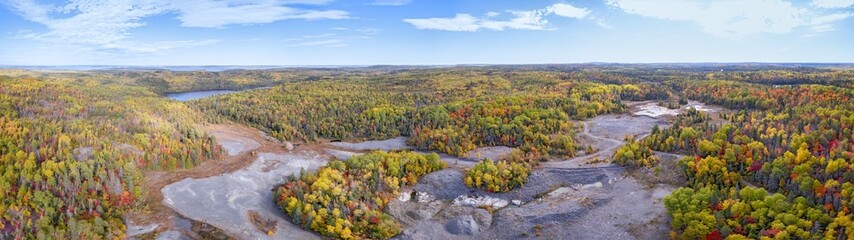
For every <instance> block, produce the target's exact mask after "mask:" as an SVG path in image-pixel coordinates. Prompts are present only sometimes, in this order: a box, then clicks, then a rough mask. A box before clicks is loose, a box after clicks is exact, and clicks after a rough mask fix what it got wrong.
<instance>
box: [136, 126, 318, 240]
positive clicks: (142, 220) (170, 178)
mask: <svg viewBox="0 0 854 240" xmlns="http://www.w3.org/2000/svg"><path fill="white" fill-rule="evenodd" d="M201 128H202V129H203V130H205V131H206V132H209V133H217V134H219V135H220V136H223V138H222V139H217V141H241V140H247V139H248V140H251V141H252V142H257V143H258V144H260V147H258V148H257V149H256V150H257V151H261V152H273V153H278V152H287V151H285V150H284V148H283V146H282V144H280V143H275V142H272V141H269V140H267V139H266V138H265V137H264V135H263V133H262V132H261V131H258V130H257V129H254V128H250V127H246V126H243V125H239V124H215V125H208V126H201ZM232 137H236V138H232ZM249 145H251V142H250V144H247V145H244V146H249ZM306 148H308V147H306ZM299 150H300V149H296V150H295V151H299ZM255 159H256V157H255V156H252V152H251V151H249V150H248V149H246V150H242V151H239V152H238V154H236V155H227V156H223V158H222V159H221V160H208V161H204V162H202V163H201V164H200V165H199V166H196V167H194V168H191V169H181V170H176V171H171V172H166V171H146V172H144V175H145V180H146V182H145V184H144V186H143V187H144V193H145V196H144V197H143V199H142V202H143V204H145V206H147V208H146V209H144V210H142V211H135V212H130V213H127V214H125V217H127V219H128V221H126V224H127V223H132V224H128V229H129V230H130V229H132V228H135V227H139V226H150V225H152V224H153V225H156V226H157V227H156V229H155V230H154V232H163V231H166V230H169V229H173V228H174V227H175V223H174V222H173V221H171V220H170V219H172V218H184V217H183V216H181V214H179V213H177V212H175V211H174V210H172V209H171V208H169V207H167V206H166V205H164V204H163V193H162V192H161V191H160V190H161V189H163V188H164V187H165V186H167V185H169V184H172V183H175V182H178V181H181V180H183V179H186V178H193V179H202V178H207V177H212V176H216V175H219V174H222V173H229V172H234V171H237V170H239V169H242V168H245V167H246V166H249V165H250V164H252V163H253V162H254V160H255ZM128 233H134V235H136V234H143V233H146V232H131V231H128ZM134 235H131V234H128V236H129V237H132V236H134Z"/></svg>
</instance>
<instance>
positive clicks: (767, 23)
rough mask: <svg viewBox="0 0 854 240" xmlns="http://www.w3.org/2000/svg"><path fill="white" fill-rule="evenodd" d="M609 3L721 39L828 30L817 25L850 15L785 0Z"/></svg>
mask: <svg viewBox="0 0 854 240" xmlns="http://www.w3.org/2000/svg"><path fill="white" fill-rule="evenodd" d="M607 4H608V5H610V6H612V7H616V8H618V9H621V10H623V11H624V12H626V13H630V14H636V15H640V16H644V17H651V18H658V19H665V20H677V21H689V22H693V23H696V24H697V25H699V26H700V27H701V28H702V30H703V31H705V32H708V33H711V34H714V35H717V36H721V37H737V36H742V35H750V34H757V33H788V32H791V31H793V30H794V29H796V28H800V27H810V28H813V29H814V30H827V29H828V28H827V27H818V26H821V25H828V24H830V23H832V22H835V21H839V20H842V19H845V18H848V17H849V16H851V14H849V13H826V12H823V11H817V10H816V9H812V8H806V7H796V6H794V5H792V4H791V3H790V2H786V1H782V0H741V1H694V0H692V1H686V0H608V1H607Z"/></svg>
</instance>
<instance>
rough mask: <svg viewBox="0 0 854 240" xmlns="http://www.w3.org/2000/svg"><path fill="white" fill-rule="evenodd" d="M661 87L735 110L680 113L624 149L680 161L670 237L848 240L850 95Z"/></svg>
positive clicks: (638, 161)
mask: <svg viewBox="0 0 854 240" xmlns="http://www.w3.org/2000/svg"><path fill="white" fill-rule="evenodd" d="M669 84H670V85H671V87H673V89H680V90H681V91H680V94H684V96H686V97H687V98H689V99H695V100H699V101H703V102H707V103H713V104H718V105H721V106H724V107H727V108H730V109H735V110H737V111H733V113H721V114H720V116H719V117H720V119H719V120H718V121H714V120H713V119H712V118H711V117H710V116H708V115H706V114H704V113H702V112H699V111H689V112H687V113H685V114H682V115H680V116H678V118H677V119H676V120H675V121H674V124H673V126H672V127H671V128H668V129H665V130H654V132H653V134H651V136H649V137H647V138H645V139H643V140H641V141H640V145H641V146H634V145H637V144H635V143H632V144H630V145H632V148H642V149H644V148H648V149H652V150H657V151H664V152H674V153H681V154H686V155H688V157H685V158H684V159H682V160H681V161H680V165H681V166H682V167H683V171H684V173H685V176H686V177H687V179H688V186H686V187H684V188H680V189H679V190H677V191H675V192H674V193H673V194H672V195H670V196H668V197H667V198H666V199H665V205H666V207H667V209H668V211H669V212H670V214H671V215H672V217H673V222H672V227H673V232H672V236H673V237H675V238H682V239H696V238H706V239H722V238H733V239H747V238H750V239H756V238H760V237H770V238H782V239H787V238H799V239H809V238H823V239H846V238H847V239H850V238H854V222H852V219H851V208H852V207H854V195H852V194H854V184H852V182H854V165H852V164H851V159H852V158H854V144H852V142H854V135H852V132H851V127H852V126H854V125H852V124H854V115H852V112H851V109H854V106H852V105H851V104H850V103H851V102H850V101H851V98H852V96H854V92H852V91H851V90H850V89H847V88H840V87H833V86H822V85H797V86H767V85H757V84H751V83H744V82H736V81H718V80H714V81H678V82H671V83H669ZM621 157H622V156H621V155H620V154H618V156H615V161H616V160H617V159H620V158H621ZM634 160H635V161H634V162H633V163H634V164H635V165H645V164H643V163H645V162H646V159H645V158H644V157H642V156H635V158H634ZM630 162H631V161H630Z"/></svg>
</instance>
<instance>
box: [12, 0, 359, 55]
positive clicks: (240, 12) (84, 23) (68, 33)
mask: <svg viewBox="0 0 854 240" xmlns="http://www.w3.org/2000/svg"><path fill="white" fill-rule="evenodd" d="M330 1H331V0H265V1H257V2H255V3H251V2H247V1H245V0H184V1H171V0H69V1H66V2H65V3H64V4H59V5H54V4H42V3H39V2H37V1H35V0H3V1H0V3H3V4H5V5H7V6H8V7H9V8H10V9H12V10H13V11H14V12H16V13H17V14H18V15H20V16H22V17H23V18H25V19H27V20H29V21H32V22H36V23H39V24H41V25H44V26H45V27H46V28H47V30H46V31H44V32H33V31H28V32H27V33H26V34H19V37H25V38H30V39H34V40H39V41H44V42H50V43H56V44H79V45H88V46H92V47H94V48H95V49H124V50H127V51H129V52H152V51H157V50H168V49H172V48H177V47H186V46H198V45H199V43H205V44H210V43H211V40H200V41H198V40H191V41H161V42H152V43H140V42H135V41H132V40H131V38H132V36H131V34H130V31H131V30H132V29H135V28H139V27H142V26H145V25H146V22H145V21H144V19H145V18H147V17H152V16H157V15H161V14H167V13H176V14H177V19H178V20H180V21H181V25H182V26H185V27H205V28H222V27H226V26H229V25H236V24H263V23H271V22H275V21H280V20H286V19H304V20H317V19H347V18H349V14H348V13H347V12H345V11H340V10H307V9H301V8H298V7H292V6H291V5H294V4H303V5H321V4H326V3H328V2H330ZM157 44H161V45H163V46H155V45H157Z"/></svg>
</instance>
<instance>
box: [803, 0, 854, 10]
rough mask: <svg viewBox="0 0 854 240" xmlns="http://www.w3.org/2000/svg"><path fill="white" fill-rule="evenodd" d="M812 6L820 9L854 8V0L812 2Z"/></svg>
mask: <svg viewBox="0 0 854 240" xmlns="http://www.w3.org/2000/svg"><path fill="white" fill-rule="evenodd" d="M810 4H811V5H813V6H816V7H820V8H846V7H851V6H854V0H812V2H811V3H810Z"/></svg>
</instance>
